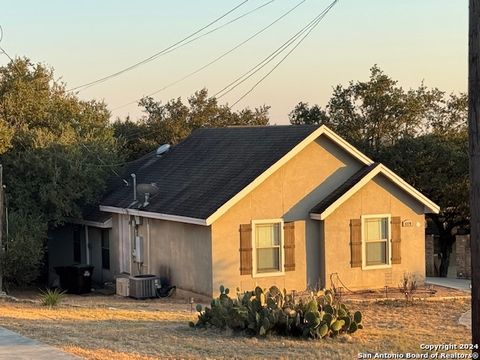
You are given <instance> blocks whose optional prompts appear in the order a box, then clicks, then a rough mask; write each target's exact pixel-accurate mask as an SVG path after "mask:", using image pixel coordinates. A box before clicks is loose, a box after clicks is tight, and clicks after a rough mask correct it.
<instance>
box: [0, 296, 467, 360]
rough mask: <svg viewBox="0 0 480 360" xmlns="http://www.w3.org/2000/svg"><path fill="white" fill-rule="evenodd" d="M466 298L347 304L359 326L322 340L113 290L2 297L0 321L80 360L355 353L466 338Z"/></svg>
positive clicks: (407, 348) (353, 355) (398, 349)
mask: <svg viewBox="0 0 480 360" xmlns="http://www.w3.org/2000/svg"><path fill="white" fill-rule="evenodd" d="M469 306H470V302H469V300H468V299H463V300H462V299H460V300H445V301H436V302H416V303H414V304H413V305H408V306H406V305H405V302H403V301H383V302H376V303H352V304H351V305H350V307H351V308H352V309H359V310H361V311H362V312H363V313H364V325H365V329H364V330H362V331H360V332H358V333H356V334H355V335H353V336H351V337H350V336H342V337H339V338H337V339H335V340H332V339H327V340H324V341H312V340H292V339H287V338H282V337H270V338H267V339H258V338H249V337H244V336H240V335H237V334H232V333H229V332H224V331H215V330H196V329H191V328H189V327H188V321H189V320H193V319H194V318H195V314H192V313H190V305H189V304H185V303H184V302H183V301H173V302H166V301H165V300H151V301H132V300H129V299H121V298H117V297H96V298H87V299H81V298H80V297H68V298H67V300H66V302H65V305H63V306H60V307H59V308H56V309H47V308H44V307H40V306H39V305H36V304H32V303H0V326H4V327H6V328H8V329H11V330H14V331H17V332H19V333H21V334H23V335H25V336H29V337H32V338H35V339H37V340H40V341H43V342H45V343H47V344H50V345H53V346H57V347H60V348H62V349H64V350H65V351H68V352H71V353H73V354H76V355H79V356H80V357H83V358H86V359H102V360H103V359H120V360H127V359H128V360H131V359H135V360H151V359H159V358H162V359H163V358H183V359H189V358H238V357H241V358H276V359H286V358H304V359H309V358H326V359H352V358H356V357H357V354H358V353H359V352H402V353H404V352H421V350H420V348H419V345H420V344H421V343H425V344H430V343H432V344H440V343H452V344H460V343H465V342H468V339H469V338H470V332H469V331H467V329H466V328H464V327H462V326H459V325H457V320H458V318H459V316H460V315H461V314H462V313H463V312H465V311H466V310H467V309H468V308H469Z"/></svg>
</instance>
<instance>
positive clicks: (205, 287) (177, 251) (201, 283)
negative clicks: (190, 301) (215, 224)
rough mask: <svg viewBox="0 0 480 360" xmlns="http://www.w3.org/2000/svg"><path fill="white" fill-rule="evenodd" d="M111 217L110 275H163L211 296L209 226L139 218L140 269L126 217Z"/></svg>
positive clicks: (173, 282) (178, 284) (185, 286)
mask: <svg viewBox="0 0 480 360" xmlns="http://www.w3.org/2000/svg"><path fill="white" fill-rule="evenodd" d="M112 220H113V229H112V230H113V231H112V233H111V244H112V248H111V258H112V264H111V267H112V272H114V274H119V273H121V272H127V273H129V274H131V275H137V274H139V273H142V274H154V275H160V276H165V277H167V278H169V279H170V282H171V284H172V285H175V286H177V287H178V288H180V289H183V290H188V291H192V292H196V293H199V294H204V295H208V296H209V295H211V293H212V281H211V280H212V256H211V254H212V248H211V238H210V227H207V226H200V225H192V224H185V223H179V222H173V221H164V220H157V219H147V218H143V219H142V223H141V225H139V226H138V235H139V236H142V237H143V241H144V251H143V258H144V262H143V265H142V266H141V268H140V267H139V266H138V264H136V263H134V262H133V260H132V256H131V253H132V249H133V245H132V240H131V239H133V230H132V228H131V227H130V226H129V225H128V221H129V216H127V215H118V214H117V215H114V217H113V219H112ZM113 244H116V245H113Z"/></svg>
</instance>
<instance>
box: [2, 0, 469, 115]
mask: <svg viewBox="0 0 480 360" xmlns="http://www.w3.org/2000/svg"><path fill="white" fill-rule="evenodd" d="M299 1H300V0H275V1H273V2H272V3H271V4H269V5H268V6H265V7H264V8H262V9H261V10H259V11H257V12H255V13H253V14H251V15H249V16H247V17H245V18H242V19H241V20H239V21H237V22H235V23H233V24H231V25H228V26H226V27H224V28H222V29H221V30H219V31H217V32H214V33H212V34H210V35H208V36H205V37H203V38H202V39H200V40H198V41H196V42H194V43H192V44H190V45H187V46H185V47H183V48H181V49H179V50H177V51H174V52H172V53H170V54H168V55H166V56H163V57H160V58H158V59H156V60H155V61H152V62H150V63H148V64H147V65H145V66H142V67H139V68H137V69H135V70H133V71H130V72H128V73H126V74H124V75H122V76H120V77H117V78H115V79H113V80H110V81H108V82H105V83H102V84H100V85H97V86H95V87H91V88H89V89H87V90H84V91H82V92H80V93H79V96H80V97H81V98H85V99H90V98H96V99H104V100H105V101H106V103H107V104H108V105H109V108H110V109H114V108H116V107H118V106H121V105H124V104H125V103H128V102H131V101H134V100H136V99H138V98H140V97H142V96H143V95H145V94H148V93H151V92H153V91H156V90H158V89H160V88H162V87H163V86H165V85H166V84H168V83H170V82H172V81H175V80H177V79H178V78H181V77H182V76H184V75H186V74H187V73H189V72H191V71H193V70H195V69H197V68H198V67H200V66H202V65H204V64H206V63H208V62H209V61H211V60H213V59H214V58H215V57H217V56H219V55H221V54H222V53H223V52H225V51H227V50H229V49H230V48H232V47H233V46H235V45H236V44H238V43H239V42H241V41H243V40H244V39H246V38H248V37H249V36H250V35H252V34H253V33H255V32H256V31H258V30H259V29H260V28H262V27H263V26H265V25H266V24H268V23H270V22H272V21H273V20H274V19H275V18H277V17H279V16H280V15H281V14H282V13H284V12H286V11H287V10H288V9H289V8H291V7H293V6H294V5H295V4H297V3H298V2H299ZM240 2H241V0H223V1H220V0H203V1H198V0H196V1H195V0H178V1H168V0H136V1H126V0H121V1H120V0H102V1H99V0H96V1H94V0H82V1H64V0H45V1H38V0H2V3H1V6H0V24H1V25H2V27H3V29H4V39H3V41H2V44H1V45H2V46H3V47H4V48H5V49H6V50H7V51H8V52H9V53H10V55H12V56H27V57H29V58H31V59H32V60H33V61H35V62H42V63H45V64H48V65H50V66H52V67H53V68H54V69H55V74H56V76H57V77H61V79H62V80H63V81H64V82H66V83H67V87H73V86H77V85H80V84H83V83H85V82H89V81H92V80H96V79H98V78H100V77H103V76H105V75H108V74H111V73H112V72H115V71H118V70H120V69H122V68H125V67H127V66H129V65H132V64H133V63H135V62H137V61H139V60H142V59H144V58H146V57H148V56H150V55H152V54H154V53H155V52H157V51H159V50H161V49H163V48H165V47H167V46H169V45H171V44H172V43H174V42H176V41H178V40H180V39H182V38H183V37H185V36H187V35H189V34H191V33H192V32H193V31H195V30H197V29H199V28H200V27H202V26H204V25H206V24H207V23H209V22H210V21H212V20H213V19H215V18H217V17H218V16H220V15H222V14H223V13H225V12H226V11H228V10H230V9H231V8H232V7H234V6H235V5H237V4H239V3H240ZM266 2H268V0H249V1H248V2H247V3H246V4H245V5H243V6H242V7H240V8H239V9H238V10H237V11H235V12H234V13H232V14H231V15H230V16H229V17H227V18H225V19H224V20H223V21H221V22H219V23H218V24H222V22H226V21H228V20H229V19H233V18H234V17H236V16H238V15H241V14H242V13H244V12H247V11H248V10H250V9H253V8H255V7H257V6H259V5H261V4H263V3H266ZM330 2H331V1H330V0H306V1H305V3H303V4H302V5H301V6H300V7H299V8H298V9H297V10H296V11H294V12H293V13H291V14H290V15H289V16H288V17H286V18H284V19H283V20H282V21H281V22H279V23H277V24H276V25H275V26H274V27H272V28H270V29H269V30H267V31H266V32H265V33H263V34H261V35H260V36H258V37H256V38H255V39H253V40H252V41H251V42H249V43H247V44H245V45H244V46H243V47H241V48H239V49H238V50H236V51H235V52H233V53H231V54H230V55H228V56H227V57H225V58H224V59H222V60H221V61H219V62H218V63H216V64H214V65H212V66H211V67H209V68H207V69H205V70H204V71H202V72H200V73H198V74H196V75H195V76H192V77H191V78H189V79H187V80H185V81H184V82H181V83H179V84H177V85H175V86H172V87H170V88H168V89H166V90H164V91H162V92H160V93H158V94H157V95H155V98H156V99H158V100H161V101H162V102H166V101H168V100H169V99H171V98H176V97H182V98H186V97H188V96H189V95H191V94H193V93H194V92H195V91H196V90H198V89H201V88H203V87H206V88H208V89H209V91H210V93H211V94H213V93H215V92H216V91H218V90H220V89H221V88H223V87H224V86H225V85H227V84H228V83H229V82H230V81H232V80H234V79H235V78H236V77H237V76H239V75H241V74H243V73H244V72H245V71H248V70H249V69H250V68H251V67H253V66H254V65H255V64H257V63H258V62H259V61H261V60H262V59H263V58H265V57H266V56H268V55H269V54H270V53H271V52H272V51H274V50H275V49H276V48H277V47H279V46H280V45H281V44H282V43H284V42H285V41H286V40H287V39H288V38H289V37H290V36H292V35H293V34H294V33H295V32H297V31H298V30H299V29H300V28H302V27H303V26H304V25H305V24H307V23H308V22H309V21H310V20H311V19H313V18H314V17H315V15H316V14H318V13H319V12H320V11H321V10H323V9H324V8H325V7H326V6H327V5H328V4H329V3H330ZM467 28H468V1H467V0H397V1H394V0H340V1H339V2H338V4H337V5H336V6H335V7H334V8H333V9H332V11H331V12H330V13H329V14H328V15H327V16H326V17H325V18H324V20H323V21H322V22H321V23H320V25H319V26H318V27H317V28H316V29H315V30H314V31H313V32H312V33H311V34H310V36H309V37H308V38H307V39H306V40H305V41H304V42H303V43H302V44H301V45H300V47H299V48H298V49H297V50H296V51H295V52H293V53H292V54H291V56H290V57H289V58H288V59H287V60H286V61H285V62H284V63H283V64H282V65H280V67H279V68H278V69H277V70H276V71H274V72H273V73H272V74H271V75H270V76H269V77H268V78H267V79H266V80H265V81H264V82H263V83H262V84H261V85H260V86H259V87H258V88H257V89H256V90H255V91H254V92H252V93H251V94H250V95H249V96H247V97H246V98H245V99H243V100H242V101H241V102H240V103H239V104H238V105H237V106H236V109H239V108H242V107H247V106H248V107H251V108H253V107H255V106H259V105H262V104H267V105H270V106H271V111H270V115H271V119H272V121H271V122H272V123H277V124H284V123H287V122H288V113H289V112H290V111H291V110H292V109H293V108H294V106H295V105H296V104H297V103H298V102H299V101H306V102H309V103H318V104H320V105H325V104H326V102H327V101H328V99H329V98H330V95H331V93H332V87H333V86H335V85H337V84H339V83H341V84H347V83H348V81H349V80H366V79H367V78H368V75H369V68H370V67H371V66H372V65H373V64H378V65H379V66H380V67H381V68H382V69H383V70H384V71H385V72H386V73H387V74H388V75H390V76H391V77H393V78H394V79H396V80H398V81H399V83H400V84H401V85H402V86H404V87H405V88H409V87H417V86H418V85H419V84H420V82H421V81H422V80H424V81H425V84H426V85H427V86H429V87H438V88H440V89H442V90H445V91H447V92H460V91H462V92H465V91H466V89H467V44H468V41H467ZM7 61H8V59H7V58H6V57H5V56H3V57H0V64H6V63H7ZM270 68H271V66H270V67H267V68H266V69H265V70H263V71H262V72H260V73H259V74H257V75H256V76H255V77H254V78H252V79H250V80H249V81H247V82H245V83H244V84H243V85H242V86H240V87H238V88H237V89H236V90H235V91H233V92H231V93H230V94H228V95H227V96H225V97H224V98H222V99H220V101H221V102H229V103H230V104H231V103H233V102H235V101H236V100H237V99H238V98H239V97H240V96H241V95H242V94H244V93H245V92H246V91H247V90H248V89H249V88H250V87H251V86H252V85H253V84H254V83H255V82H256V81H257V80H258V79H259V78H260V77H261V76H262V75H263V74H264V73H266V72H267V71H269V69H270ZM128 114H130V115H132V116H133V117H134V118H135V117H138V116H140V114H141V111H140V109H139V108H138V107H137V106H136V105H129V106H126V107H123V108H121V109H118V110H115V111H113V116H121V117H124V116H126V115H128Z"/></svg>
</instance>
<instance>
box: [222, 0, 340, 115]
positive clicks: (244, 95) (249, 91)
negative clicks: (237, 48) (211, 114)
mask: <svg viewBox="0 0 480 360" xmlns="http://www.w3.org/2000/svg"><path fill="white" fill-rule="evenodd" d="M337 1H338V0H334V1H333V2H332V3H331V4H330V5H329V7H327V9H326V10H325V11H324V12H323V14H322V15H321V17H320V18H319V19H318V20H317V22H316V23H315V24H314V25H313V26H312V27H311V28H310V29H309V30H308V31H307V32H306V33H305V35H304V36H303V37H302V38H301V39H300V40H299V41H298V42H297V44H296V45H295V46H294V47H293V48H292V49H291V50H290V51H289V52H288V53H287V54H286V55H285V56H284V57H283V58H282V59H280V61H279V62H278V63H277V64H275V66H274V67H273V68H272V69H271V70H270V71H269V72H267V73H266V74H265V75H264V76H263V77H262V78H261V79H260V80H258V81H257V82H256V83H255V84H254V85H253V86H252V87H251V88H250V89H249V90H248V91H247V92H246V93H245V94H243V95H242V96H241V97H240V98H239V99H238V100H237V101H235V102H234V103H233V104H232V105H231V106H230V107H233V106H235V105H237V104H238V103H239V102H240V101H242V100H243V99H244V98H245V97H246V96H247V95H248V94H250V93H251V92H252V91H253V90H255V88H256V87H257V86H258V85H260V83H261V82H263V80H265V79H266V78H267V77H268V76H269V75H270V74H271V73H272V72H274V71H275V70H276V69H277V68H278V67H279V66H280V65H281V64H282V63H283V62H284V61H285V60H286V59H287V58H288V57H289V56H290V54H291V53H293V52H294V51H295V49H296V48H297V47H298V46H300V44H301V43H302V42H303V41H304V40H305V39H306V38H307V37H308V35H310V33H311V32H312V31H313V30H314V29H315V28H316V27H317V26H318V24H320V22H321V21H322V19H323V18H324V17H325V16H326V15H327V14H328V12H329V11H330V10H331V9H332V8H333V7H334V6H335V4H336V3H337Z"/></svg>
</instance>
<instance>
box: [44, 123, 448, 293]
mask: <svg viewBox="0 0 480 360" xmlns="http://www.w3.org/2000/svg"><path fill="white" fill-rule="evenodd" d="M121 174H122V177H123V179H122V178H120V177H117V178H114V179H112V181H111V183H110V185H109V189H110V190H109V191H108V192H107V194H106V195H105V197H104V198H103V200H102V201H101V205H100V210H101V211H98V210H94V211H89V212H87V214H86V216H85V217H84V220H82V221H76V223H77V224H72V225H67V226H66V227H65V228H63V229H59V230H56V233H55V234H54V236H52V237H51V239H50V241H49V258H50V259H51V261H50V267H51V270H52V272H53V267H54V266H58V265H68V264H71V263H73V262H79V263H90V264H92V265H94V266H95V270H94V280H95V281H96V282H99V283H102V282H105V281H110V280H112V279H113V278H114V277H115V276H116V275H119V274H121V273H127V274H131V275H137V274H147V273H148V274H156V275H160V276H164V277H167V278H169V279H170V281H171V283H172V284H173V285H176V286H177V287H178V288H180V289H183V290H187V291H191V292H195V293H199V294H202V295H206V296H215V295H217V294H218V288H219V286H220V285H222V284H223V285H225V286H227V287H229V288H231V289H232V290H233V291H234V290H235V289H236V288H237V287H238V288H239V289H240V290H242V291H243V290H249V289H252V288H254V287H255V286H256V285H259V286H262V287H267V286H270V285H273V284H275V285H277V286H279V287H280V288H285V289H287V290H304V289H305V288H307V287H320V288H323V287H330V286H331V284H330V276H331V275H332V274H334V275H335V276H337V275H338V278H340V280H341V281H342V282H343V284H344V285H346V286H347V287H348V288H350V289H360V288H379V287H383V286H385V285H388V286H397V285H398V284H399V282H400V280H401V278H402V277H403V274H404V273H405V272H409V273H415V274H417V275H418V276H420V277H424V276H425V235H424V233H425V226H424V223H425V220H424V214H425V213H429V212H433V213H437V212H438V211H439V207H438V206H437V205H436V204H434V203H433V202H432V201H430V200H429V199H427V198H426V197H425V196H423V195H422V194H421V193H419V192H418V191H417V190H415V189H414V188H413V187H411V186H410V185H408V184H407V183H405V182H404V181H403V180H402V179H401V178H400V177H398V176H397V175H396V174H394V173H393V172H392V171H391V170H389V169H387V168H386V167H385V166H383V165H382V164H378V163H374V162H373V161H372V160H371V159H369V158H368V157H367V156H365V155H364V154H362V153H361V152H359V151H358V150H356V149H355V148H354V147H352V146H351V145H350V144H348V143H347V142H346V141H345V140H343V139H341V138H340V137H339V136H338V135H336V134H335V133H334V132H332V131H331V130H329V129H328V128H327V127H325V126H321V127H318V126H265V127H231V128H219V129H198V130H196V131H194V132H193V133H192V135H191V136H190V137H188V138H187V139H185V140H184V141H182V142H181V143H179V144H178V145H176V146H174V147H172V148H171V149H170V151H168V152H166V153H164V154H160V155H158V154H157V153H156V152H155V151H154V152H152V153H150V154H148V155H146V156H144V157H142V158H141V159H138V160H137V161H134V162H132V163H130V164H129V165H128V166H127V167H126V168H125V169H124V170H123V171H122V172H121ZM131 174H135V180H136V187H134V186H133V178H132V177H131ZM125 180H126V181H125ZM127 182H128V183H129V185H128V186H126V183H127ZM135 188H136V190H137V191H135V192H134V189H135ZM135 198H136V199H135ZM72 230H73V231H72ZM67 255H68V256H67ZM107 259H108V261H107ZM107 263H108V266H106V264H107Z"/></svg>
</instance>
